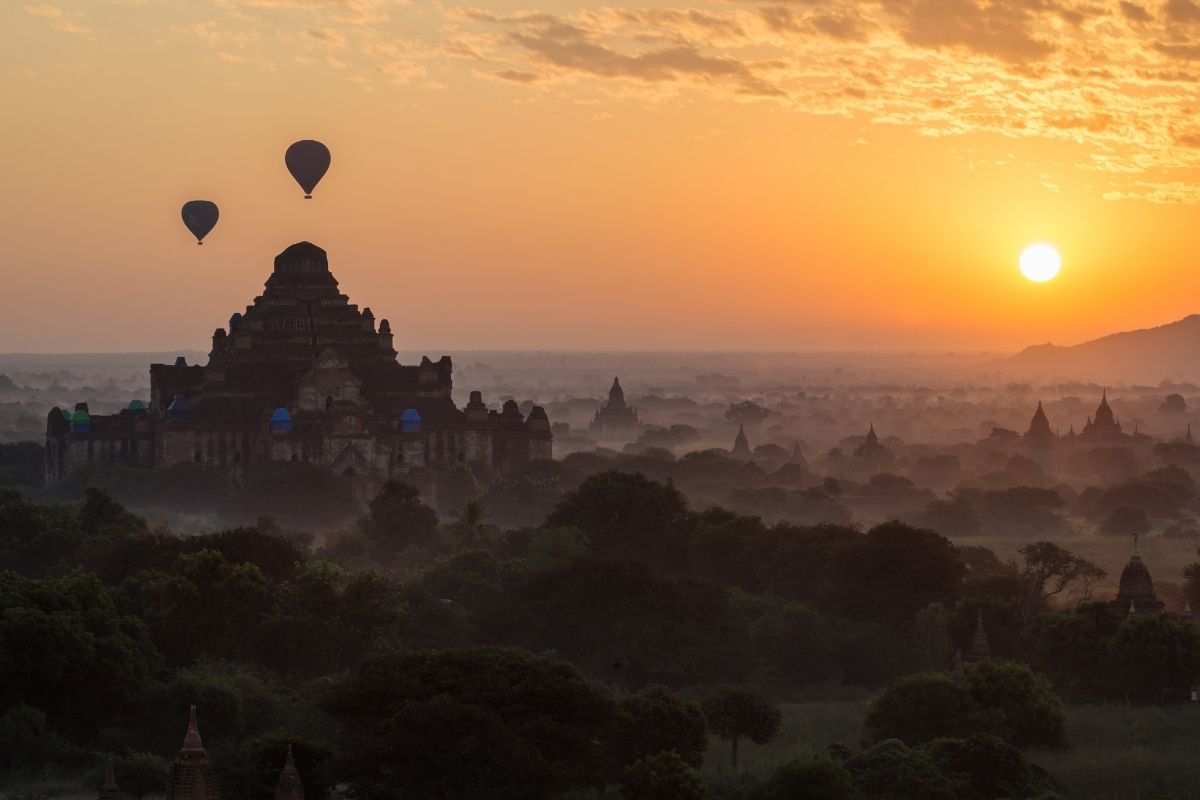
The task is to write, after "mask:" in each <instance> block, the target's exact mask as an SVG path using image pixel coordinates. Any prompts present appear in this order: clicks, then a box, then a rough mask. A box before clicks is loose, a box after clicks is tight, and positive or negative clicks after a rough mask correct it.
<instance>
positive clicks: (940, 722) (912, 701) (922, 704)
mask: <svg viewBox="0 0 1200 800" xmlns="http://www.w3.org/2000/svg"><path fill="white" fill-rule="evenodd" d="M973 711H974V704H973V702H972V700H971V692H970V691H969V690H968V689H967V687H965V686H959V685H958V684H956V683H955V682H954V681H952V680H951V679H950V677H949V676H948V675H946V674H945V673H942V672H922V673H917V674H915V675H906V676H905V677H903V678H897V679H896V680H894V681H892V682H891V683H889V684H888V685H887V687H886V688H885V689H884V691H883V693H882V694H880V695H879V696H878V697H876V698H875V699H874V700H872V701H871V704H870V705H869V706H868V709H867V718H866V723H865V725H866V730H867V731H868V736H869V737H870V738H871V740H873V741H882V740H884V739H899V740H901V741H903V742H906V743H908V744H920V743H921V742H927V741H930V740H931V739H936V738H938V737H941V736H961V735H964V734H966V733H968V732H969V731H970V728H971V725H970V717H971V714H972V713H973Z"/></svg>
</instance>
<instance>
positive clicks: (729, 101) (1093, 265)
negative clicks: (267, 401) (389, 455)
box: [0, 0, 1200, 353]
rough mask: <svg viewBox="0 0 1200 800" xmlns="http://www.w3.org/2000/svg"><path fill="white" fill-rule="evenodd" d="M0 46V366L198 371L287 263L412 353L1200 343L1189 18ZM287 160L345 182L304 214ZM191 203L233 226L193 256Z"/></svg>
mask: <svg viewBox="0 0 1200 800" xmlns="http://www.w3.org/2000/svg"><path fill="white" fill-rule="evenodd" d="M0 26H2V29H3V31H4V33H3V34H0V36H2V40H3V44H4V47H3V49H2V50H0V96H2V97H3V98H4V124H3V125H0V144H2V148H3V149H2V150H0V152H3V153H4V158H3V181H2V183H0V187H2V190H3V191H2V194H0V215H2V219H3V223H2V224H0V248H2V259H3V260H2V266H0V270H2V273H0V274H2V275H3V282H2V283H0V351H3V352H13V351H71V352H79V351H130V350H168V349H172V348H181V347H195V348H202V349H206V348H207V345H208V342H209V337H210V336H211V333H212V330H213V328H215V327H218V326H223V325H224V324H225V322H226V320H227V319H228V317H229V315H230V314H231V313H233V312H234V311H239V310H242V307H243V306H244V305H245V304H246V303H247V302H249V301H250V300H251V299H252V298H253V297H254V296H255V295H256V294H257V293H258V292H259V291H260V290H261V287H262V283H263V281H264V280H265V279H266V277H267V275H268V274H269V272H270V269H271V263H272V259H273V257H274V256H275V254H276V253H278V252H279V251H280V250H282V249H283V248H284V247H286V246H287V245H288V244H290V243H292V242H295V241H299V240H303V239H308V240H310V241H312V242H314V243H316V244H318V245H320V246H322V247H324V248H325V249H326V250H327V251H328V252H329V256H330V262H331V268H332V270H333V272H334V274H335V275H336V276H337V278H338V279H339V280H340V282H341V285H342V288H343V290H344V291H345V292H347V293H348V294H349V295H350V298H351V301H352V302H356V303H358V304H359V305H360V306H362V305H369V306H371V307H372V309H373V311H374V312H375V314H376V316H377V317H380V318H383V317H386V318H388V319H390V320H391V323H392V328H393V330H394V331H395V332H396V342H397V347H398V348H401V349H428V350H429V351H430V352H431V353H442V352H447V353H453V352H454V350H455V349H487V348H546V349H590V350H607V349H637V350H660V349H688V350H707V349H722V350H740V349H756V350H796V349H799V350H814V349H864V348H871V349H874V348H886V349H896V348H914V349H949V350H963V349H980V348H983V349H998V350H1007V349H1017V348H1020V347H1022V346H1024V345H1027V344H1032V343H1038V342H1045V341H1048V340H1052V341H1055V342H1056V343H1060V344H1070V343H1074V342H1077V341H1081V340H1084V339H1088V338H1092V337H1094V336H1097V335H1101V334H1104V333H1108V332H1112V331H1116V330H1123V329H1129V328H1135V327H1143V326H1147V325H1156V324H1162V323H1165V322H1169V321H1172V320H1174V319H1177V318H1179V317H1182V316H1184V315H1186V314H1189V313H1192V312H1197V311H1200V301H1198V298H1200V270H1197V268H1196V267H1197V263H1198V260H1200V259H1198V254H1200V115H1198V114H1197V111H1198V110H1200V91H1198V88H1200V86H1198V83H1197V81H1198V80H1200V4H1197V3H1195V2H1193V0H1167V2H1166V3H1165V4H1164V3H1162V2H1159V0H1154V2H1153V3H1149V4H1146V3H1137V2H1128V1H1127V0H1121V1H1120V2H1107V1H1105V2H1100V1H1099V0H997V1H996V2H975V1H974V0H882V1H881V2H873V1H871V0H811V1H810V0H801V1H800V2H786V3H783V2H768V1H765V0H764V1H763V2H733V1H732V0H730V1H727V2H721V1H717V0H713V1H712V2H706V0H673V1H672V2H650V1H649V0H646V1H640V0H635V1H634V2H628V3H626V2H610V3H608V4H605V3H602V2H601V3H594V4H593V3H580V2H577V0H571V1H568V2H562V1H560V0H522V2H520V3H507V2H504V3H502V2H495V3H487V4H481V5H479V6H470V5H457V4H455V3H453V2H445V3H433V2H420V1H419V0H413V2H408V3H405V2H388V1H387V0H340V1H338V0H212V1H211V2H210V0H91V2H80V1H78V0H75V1H73V2H67V0H63V2H61V3H58V2H56V3H55V4H53V5H51V4H42V3H33V4H24V3H22V2H21V0H14V2H9V3H4V4H3V6H2V7H0ZM304 138H313V139H319V140H321V141H323V142H324V143H325V144H327V145H328V146H329V148H330V150H331V151H332V153H333V164H332V167H331V168H330V171H329V173H328V175H326V177H325V179H324V181H322V183H321V184H320V185H319V186H318V187H317V190H316V192H315V198H314V199H313V200H311V201H305V200H303V199H302V192H301V190H300V189H299V187H297V186H296V184H295V183H294V182H293V181H292V179H291V177H290V176H289V175H288V173H287V172H286V170H285V168H284V165H283V153H284V150H285V149H286V148H287V146H288V144H290V143H291V142H292V141H294V140H297V139H304ZM191 199H208V200H212V201H214V202H216V203H217V204H218V205H219V206H220V209H221V220H220V222H219V223H218V225H217V227H216V229H215V230H214V231H213V232H212V234H210V235H209V237H208V238H207V239H206V242H205V246H204V247H197V246H196V245H195V242H194V240H193V239H192V238H191V237H190V235H189V234H188V232H187V231H186V230H185V228H184V227H183V224H182V222H181V221H180V217H179V208H180V206H181V204H182V203H183V202H185V201H187V200H191ZM1036 241H1045V242H1049V243H1052V244H1053V245H1055V246H1056V247H1057V248H1058V250H1059V251H1060V252H1061V254H1062V259H1063V268H1062V272H1061V274H1060V275H1059V276H1058V277H1057V278H1055V279H1054V280H1052V281H1049V282H1048V283H1045V284H1035V283H1032V282H1030V281H1027V280H1025V279H1024V278H1023V277H1022V276H1021V274H1020V272H1019V271H1018V269H1017V258H1018V255H1019V254H1020V252H1021V250H1022V248H1023V247H1025V246H1026V245H1027V244H1029V243H1031V242H1036Z"/></svg>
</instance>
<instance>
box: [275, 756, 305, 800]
mask: <svg viewBox="0 0 1200 800" xmlns="http://www.w3.org/2000/svg"><path fill="white" fill-rule="evenodd" d="M275 800H304V784H303V783H301V782H300V772H299V771H298V770H297V769H296V761H295V759H294V758H292V746H291V745H290V744H289V745H288V749H287V761H285V762H284V764H283V769H282V770H281V771H280V773H279V784H278V786H276V787H275Z"/></svg>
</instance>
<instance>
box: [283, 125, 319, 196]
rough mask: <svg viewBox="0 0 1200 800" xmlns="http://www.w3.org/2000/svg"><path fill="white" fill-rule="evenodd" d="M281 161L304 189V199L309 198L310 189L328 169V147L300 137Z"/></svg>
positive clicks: (314, 186)
mask: <svg viewBox="0 0 1200 800" xmlns="http://www.w3.org/2000/svg"><path fill="white" fill-rule="evenodd" d="M283 162H284V163H285V164H287V168H288V172H290V173H292V177H293V178H295V179H296V183H298V184H300V188H301V189H303V190H304V197H305V199H309V200H311V199H312V190H313V189H315V188H316V186H317V184H318V183H319V182H320V180H321V178H323V177H324V176H325V170H327V169H329V148H328V147H326V146H325V145H323V144H321V143H320V142H318V141H314V140H312V139H302V140H300V141H299V142H296V143H295V144H293V145H292V146H291V147H289V148H288V149H287V153H286V154H284V156H283Z"/></svg>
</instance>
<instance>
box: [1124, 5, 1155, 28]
mask: <svg viewBox="0 0 1200 800" xmlns="http://www.w3.org/2000/svg"><path fill="white" fill-rule="evenodd" d="M1120 8H1121V13H1122V14H1123V15H1124V16H1125V19H1127V20H1129V21H1130V22H1138V23H1146V22H1153V21H1154V15H1153V14H1151V13H1150V12H1149V11H1147V10H1146V9H1145V8H1143V7H1142V6H1139V5H1138V4H1137V3H1130V2H1128V0H1121V4H1120Z"/></svg>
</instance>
